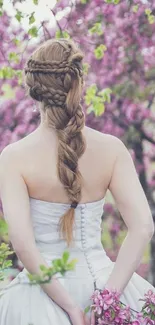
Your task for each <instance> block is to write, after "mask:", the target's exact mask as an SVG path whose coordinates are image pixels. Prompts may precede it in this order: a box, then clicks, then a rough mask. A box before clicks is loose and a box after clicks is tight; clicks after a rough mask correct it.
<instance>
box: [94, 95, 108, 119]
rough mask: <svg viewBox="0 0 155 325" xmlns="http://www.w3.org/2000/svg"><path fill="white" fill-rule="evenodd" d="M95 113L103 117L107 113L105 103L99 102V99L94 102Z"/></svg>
mask: <svg viewBox="0 0 155 325" xmlns="http://www.w3.org/2000/svg"><path fill="white" fill-rule="evenodd" d="M93 107H94V113H95V115H96V116H101V115H102V114H103V113H104V111H105V106H104V103H103V102H101V101H100V100H99V98H96V99H94V101H93Z"/></svg>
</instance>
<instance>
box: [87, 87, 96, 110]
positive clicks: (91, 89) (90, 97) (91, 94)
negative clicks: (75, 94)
mask: <svg viewBox="0 0 155 325" xmlns="http://www.w3.org/2000/svg"><path fill="white" fill-rule="evenodd" d="M96 92H97V86H96V85H95V84H94V85H92V86H90V87H88V88H87V89H86V95H85V101H86V105H90V104H91V101H92V100H93V97H94V96H95V94H96Z"/></svg>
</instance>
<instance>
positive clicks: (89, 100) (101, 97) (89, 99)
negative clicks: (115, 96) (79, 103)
mask: <svg viewBox="0 0 155 325" xmlns="http://www.w3.org/2000/svg"><path fill="white" fill-rule="evenodd" d="M111 92H112V91H111V89H109V88H106V89H102V90H101V91H98V88H97V86H96V85H95V84H94V85H92V86H90V87H88V88H87V90H86V95H85V102H86V104H87V105H89V108H88V110H87V112H88V113H90V112H94V113H95V115H96V116H100V115H102V114H103V113H104V110H105V105H104V103H105V102H108V103H110V95H111Z"/></svg>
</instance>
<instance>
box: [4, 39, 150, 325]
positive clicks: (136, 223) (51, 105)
mask: <svg viewBox="0 0 155 325" xmlns="http://www.w3.org/2000/svg"><path fill="white" fill-rule="evenodd" d="M82 59H83V54H82V53H81V51H80V50H79V48H78V47H77V45H76V44H74V43H73V42H72V41H71V40H65V39H60V40H49V41H47V42H45V43H44V44H43V45H41V46H40V47H39V48H37V50H36V51H35V52H34V53H33V54H32V56H31V58H30V59H29V60H28V62H27V65H26V68H25V81H26V84H27V87H28V90H29V94H30V96H31V97H32V98H33V99H35V100H37V101H39V102H40V114H41V122H40V125H39V127H38V128H37V129H36V130H35V131H34V132H32V133H31V134H29V135H28V136H26V137H25V138H24V139H22V140H20V141H18V142H16V143H13V144H10V145H9V146H7V147H6V148H5V149H4V150H3V152H2V154H1V158H0V193H1V200H2V204H3V210H4V215H5V219H6V221H7V222H8V227H9V238H10V240H11V242H12V245H13V248H14V250H15V251H16V254H17V256H18V257H19V259H20V260H21V262H22V263H23V265H24V270H23V271H22V272H21V273H20V274H19V275H18V276H17V277H16V279H14V280H13V281H12V282H11V283H10V284H9V285H8V286H7V287H6V288H5V289H4V290H3V291H2V292H1V296H0V325H28V324H29V325H30V324H33V325H51V324H57V325H59V324H60V325H61V324H63V325H69V324H73V325H84V324H90V318H91V319H92V323H93V322H94V318H93V317H90V314H88V316H87V317H85V316H84V309H85V307H87V306H88V305H90V297H91V295H92V293H93V291H94V284H96V285H97V287H100V288H103V287H104V286H106V288H108V289H116V290H118V291H120V292H121V293H122V296H121V298H122V299H121V300H122V301H123V302H124V303H126V304H129V305H130V306H131V307H132V308H134V309H137V310H140V307H141V305H140V302H138V299H140V298H141V297H142V296H144V293H145V292H146V291H147V290H148V289H150V288H151V289H153V290H154V288H153V287H152V286H151V284H149V283H148V282H147V281H146V280H144V279H143V278H141V277H140V276H139V275H137V274H136V273H134V271H135V270H136V269H137V267H138V265H139V263H140V261H141V258H142V255H143V252H144V249H145V247H146V245H147V244H148V243H149V241H150V239H151V237H152V235H153V231H154V225H153V220H152V215H151V211H150V208H149V205H148V202H147V199H146V197H145V194H144V192H143V190H142V187H141V185H140V182H139V180H138V177H137V173H136V170H135V167H134V164H133V161H132V159H131V156H130V154H129V152H128V150H127V149H126V147H125V146H124V145H123V143H122V142H121V141H120V140H119V139H117V138H116V137H114V136H111V135H107V134H102V133H100V132H97V131H95V130H93V129H91V128H88V127H86V126H85V119H84V113H83V111H82V107H81V105H80V100H81V93H82V88H83V75H82ZM108 189H109V190H110V191H111V193H112V195H113V197H114V199H115V201H116V204H117V207H118V209H119V211H120V213H121V215H122V217H123V219H124V221H125V223H126V225H127V227H128V234H127V236H126V238H125V240H124V242H123V244H122V246H121V249H120V252H119V254H118V257H117V261H116V263H113V262H112V261H111V260H110V259H109V258H108V256H107V255H106V253H105V251H104V248H103V247H102V244H101V215H102V211H103V204H104V201H105V199H104V198H105V195H106V192H107V190H108ZM65 250H68V251H69V252H70V257H71V258H77V260H78V263H77V265H76V268H75V270H74V271H70V272H67V274H66V275H65V276H59V277H55V278H54V279H52V281H51V282H50V283H49V284H42V285H36V286H34V285H30V284H27V283H28V277H27V275H26V273H27V272H30V273H32V274H40V269H39V266H40V265H41V264H43V265H45V266H48V265H50V262H51V261H52V260H53V259H55V258H59V257H61V256H62V253H63V252H64V251H65Z"/></svg>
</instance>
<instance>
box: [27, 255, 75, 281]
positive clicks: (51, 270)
mask: <svg viewBox="0 0 155 325" xmlns="http://www.w3.org/2000/svg"><path fill="white" fill-rule="evenodd" d="M76 263H77V260H76V259H73V260H71V261H69V252H67V251H65V252H64V253H63V255H62V258H61V259H60V258H58V259H55V260H53V261H52V262H51V266H50V267H46V266H44V265H40V270H41V271H42V275H35V274H30V273H29V274H28V278H29V280H30V282H31V283H32V284H43V283H48V282H50V280H51V278H52V277H53V276H54V275H55V274H57V273H60V274H62V275H64V274H65V273H66V272H67V271H71V270H74V268H75V265H76Z"/></svg>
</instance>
